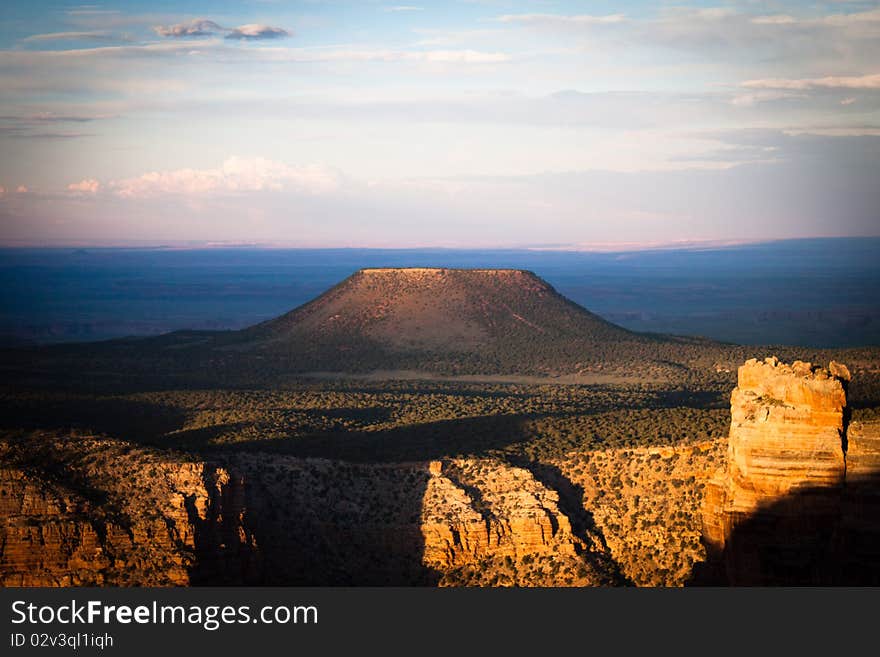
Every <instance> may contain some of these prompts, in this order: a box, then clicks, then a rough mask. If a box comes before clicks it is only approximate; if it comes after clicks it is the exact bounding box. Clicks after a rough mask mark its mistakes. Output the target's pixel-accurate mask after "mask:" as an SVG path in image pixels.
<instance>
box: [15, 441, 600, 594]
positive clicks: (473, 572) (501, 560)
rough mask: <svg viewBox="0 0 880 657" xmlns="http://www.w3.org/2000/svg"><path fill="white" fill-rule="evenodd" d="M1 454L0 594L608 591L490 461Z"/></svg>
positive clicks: (557, 516) (37, 449) (510, 474)
mask: <svg viewBox="0 0 880 657" xmlns="http://www.w3.org/2000/svg"><path fill="white" fill-rule="evenodd" d="M0 449H3V450H4V451H3V453H2V454H0V456H3V459H2V462H3V463H5V464H6V466H7V467H4V468H3V469H2V470H0V511H2V514H0V584H2V585H11V586H37V585H43V586H69V585H188V584H252V585H264V584H293V585H295V584H313V585H327V584H334V585H339V584H370V585H388V584H397V585H407V584H462V583H464V584H516V585H529V584H544V585H546V584H554V583H568V584H607V583H613V582H614V573H613V572H611V573H610V574H609V572H606V571H608V570H609V564H611V562H610V559H608V558H607V555H605V553H604V545H603V544H602V543H601V541H597V540H594V538H595V537H592V536H590V535H588V534H586V533H584V532H575V531H574V530H573V529H572V523H571V522H570V520H569V518H568V516H566V514H565V513H564V512H563V511H562V510H560V507H559V495H558V494H557V493H556V492H555V491H553V490H551V489H549V488H547V487H546V486H545V485H544V484H542V483H540V482H539V481H537V480H536V479H535V477H534V476H533V475H532V474H531V473H530V472H528V471H527V470H525V469H522V468H517V467H512V466H509V465H506V464H503V463H500V462H497V461H491V460H483V459H468V460H455V461H445V462H443V463H440V462H430V463H424V462H423V463H412V464H395V465H366V464H352V463H343V462H338V461H329V460H324V459H301V458H293V457H284V456H269V455H266V454H236V455H231V456H230V457H229V458H228V459H227V460H226V461H225V462H224V463H222V464H218V463H207V462H204V461H194V460H191V459H188V458H186V457H184V456H182V455H174V454H172V453H164V452H157V451H154V450H149V449H141V448H135V447H133V446H132V445H129V444H127V443H123V442H121V441H114V440H108V439H103V438H95V437H89V436H87V437H77V438H74V437H71V436H54V435H32V436H29V437H28V439H27V440H25V441H21V442H15V441H13V442H11V443H6V444H4V443H2V442H0ZM611 565H612V566H613V564H611ZM610 570H611V571H613V567H612V568H610ZM557 580H558V581H557Z"/></svg>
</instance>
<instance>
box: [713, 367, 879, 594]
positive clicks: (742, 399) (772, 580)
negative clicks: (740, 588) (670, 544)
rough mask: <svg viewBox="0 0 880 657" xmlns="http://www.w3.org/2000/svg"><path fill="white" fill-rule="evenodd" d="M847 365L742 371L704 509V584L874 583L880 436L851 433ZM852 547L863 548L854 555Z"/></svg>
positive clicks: (863, 429) (866, 429)
mask: <svg viewBox="0 0 880 657" xmlns="http://www.w3.org/2000/svg"><path fill="white" fill-rule="evenodd" d="M849 379H850V374H849V371H848V370H847V368H846V367H845V366H843V365H840V364H838V363H835V362H833V361H832V362H831V364H830V365H829V367H828V368H827V369H826V368H822V367H816V366H813V365H811V364H810V363H803V362H800V361H796V362H794V363H793V364H792V365H786V364H783V363H780V362H778V361H777V359H775V358H767V359H765V360H764V361H763V362H759V361H756V360H754V359H753V360H750V361H748V362H746V363H745V364H744V365H743V366H742V367H740V368H739V373H738V385H737V387H736V388H735V389H734V391H733V393H732V395H731V426H730V435H729V444H728V460H727V466H726V468H725V469H724V470H722V471H720V472H719V473H717V475H716V477H715V478H714V479H713V480H712V481H711V482H710V484H709V486H708V488H707V491H706V497H705V500H704V507H703V542H704V544H705V545H706V549H707V554H708V562H707V565H706V566H704V567H703V568H702V569H698V570H697V573H696V581H698V582H702V583H712V582H715V583H731V584H749V585H762V584H836V583H870V582H873V581H874V580H875V579H876V578H877V577H878V572H877V566H876V565H875V564H876V563H877V557H878V556H880V544H877V543H876V542H874V541H873V537H876V532H877V528H878V524H880V519H878V510H880V507H878V505H877V504H876V503H875V500H876V490H877V485H876V484H877V482H876V476H877V471H878V467H877V466H878V465H880V436H878V432H877V430H876V428H875V427H874V426H866V425H861V424H860V425H858V426H852V427H851V426H849V422H848V418H849V411H848V409H847V399H846V389H847V384H848V382H849ZM853 546H859V549H858V550H854V549H853Z"/></svg>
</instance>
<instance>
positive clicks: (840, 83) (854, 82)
mask: <svg viewBox="0 0 880 657" xmlns="http://www.w3.org/2000/svg"><path fill="white" fill-rule="evenodd" d="M740 86H742V87H746V88H748V89H791V90H800V91H804V90H809V89H880V73H873V74H871V75H853V76H834V75H832V76H827V77H824V78H801V79H791V78H766V79H760V80H746V81H745V82H743V83H742V84H741V85H740Z"/></svg>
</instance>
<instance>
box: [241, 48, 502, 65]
mask: <svg viewBox="0 0 880 657" xmlns="http://www.w3.org/2000/svg"><path fill="white" fill-rule="evenodd" d="M257 56H258V57H259V58H260V59H264V60H268V61H291V62H302V63H323V62H327V63H332V62H340V63H342V62H413V63H428V64H498V63H501V62H507V61H510V56H509V55H507V54H505V53H500V52H482V51H479V50H390V49H381V48H376V49H368V50H349V49H338V50H337V49H333V50H317V49H315V50H313V49H304V48H260V49H259V52H258V53H257Z"/></svg>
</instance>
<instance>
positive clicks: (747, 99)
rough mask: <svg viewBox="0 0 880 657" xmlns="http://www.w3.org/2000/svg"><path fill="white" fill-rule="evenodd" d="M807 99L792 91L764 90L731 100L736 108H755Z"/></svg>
mask: <svg viewBox="0 0 880 657" xmlns="http://www.w3.org/2000/svg"><path fill="white" fill-rule="evenodd" d="M806 97H807V96H806V95H805V94H799V93H794V92H792V91H782V90H774V89H768V90H766V91H764V90H762V91H755V92H752V93H746V94H737V95H736V96H734V97H733V98H731V99H730V104H731V105H735V106H736V107H754V106H755V105H758V104H759V103H766V102H770V101H775V100H790V99H793V98H806Z"/></svg>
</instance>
